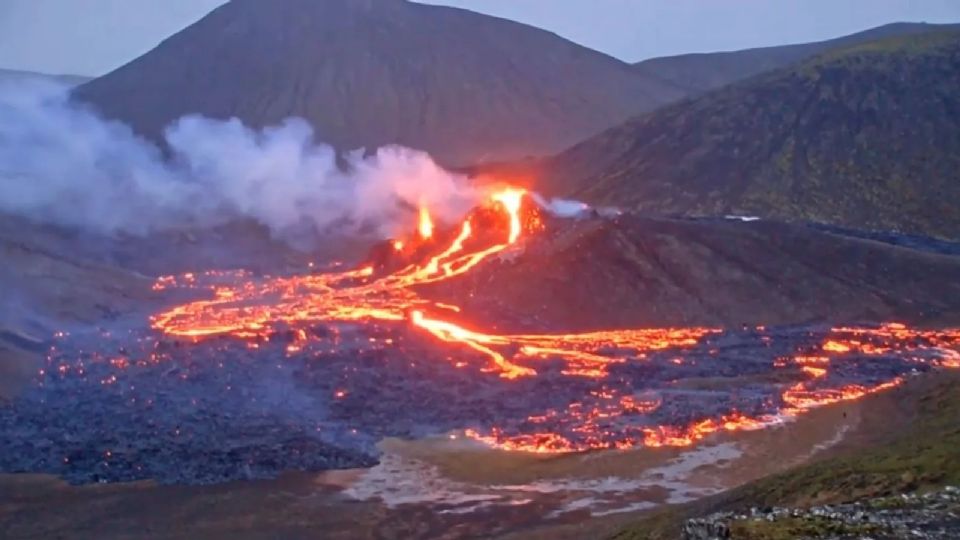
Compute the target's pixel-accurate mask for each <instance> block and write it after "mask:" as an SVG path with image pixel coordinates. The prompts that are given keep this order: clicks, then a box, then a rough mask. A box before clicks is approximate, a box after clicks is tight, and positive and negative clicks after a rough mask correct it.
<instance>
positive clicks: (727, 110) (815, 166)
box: [530, 31, 960, 238]
mask: <svg viewBox="0 0 960 540" xmlns="http://www.w3.org/2000/svg"><path fill="white" fill-rule="evenodd" d="M530 167H532V168H533V169H534V170H535V171H536V174H537V175H538V176H539V178H540V180H539V182H540V184H541V189H543V190H545V191H548V192H552V193H554V194H562V195H567V196H573V197H576V198H580V199H582V200H585V201H588V202H593V203H598V204H613V205H618V206H624V207H629V208H634V209H640V210H643V211H646V212H652V213H659V214H675V213H679V214H688V215H724V214H739V215H756V216H763V217H774V218H780V219H786V220H804V221H815V222H824V223H832V224H838V225H844V226H851V227H859V228H868V229H885V230H901V231H907V232H915V233H922V234H928V235H934V236H941V237H953V238H957V237H960V207H958V205H957V204H956V201H958V200H960V172H958V171H960V32H958V31H947V32H933V33H929V34H922V35H916V36H907V37H897V38H891V39H887V40H880V41H875V42H870V43H866V44H862V45H857V46H854V47H850V48H844V49H841V50H838V51H832V52H828V53H825V54H823V55H821V56H818V57H816V58H814V59H812V60H809V61H807V62H805V63H803V64H801V65H799V66H796V67H794V68H788V69H786V70H781V71H777V72H774V73H770V74H765V75H761V76H759V77H757V78H754V79H750V80H748V81H744V82H742V83H738V84H735V85H732V86H728V87H725V88H722V89H720V90H717V91H714V92H712V93H709V94H707V95H704V96H702V97H700V98H698V99H695V100H692V101H685V102H683V103H678V104H675V105H671V106H668V107H666V108H663V109H660V110H658V111H655V112H653V113H650V114H647V115H644V116H641V117H638V118H636V119H633V120H631V121H628V122H626V123H624V124H622V125H620V126H618V127H615V128H612V129H610V130H608V131H606V132H604V133H602V134H601V135H598V136H596V137H593V138H591V139H589V140H586V141H584V142H583V143H581V144H579V145H576V146H574V147H573V148H571V149H569V150H567V151H565V152H563V153H561V154H559V155H558V156H556V157H554V158H551V159H547V160H545V161H543V162H542V163H536V164H535V165H530Z"/></svg>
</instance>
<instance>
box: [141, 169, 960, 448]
mask: <svg viewBox="0 0 960 540" xmlns="http://www.w3.org/2000/svg"><path fill="white" fill-rule="evenodd" d="M544 214H545V212H544V210H542V209H541V208H540V207H539V206H538V205H537V204H535V203H534V201H533V199H532V198H531V197H529V196H528V194H527V193H526V192H525V191H524V190H523V189H517V188H506V189H503V190H501V191H496V192H493V193H492V194H491V195H490V196H489V198H488V201H487V203H486V204H485V205H483V206H481V207H480V208H478V209H476V210H475V211H473V212H472V213H470V214H469V215H468V216H467V217H466V218H465V219H464V220H463V222H462V223H461V224H460V225H459V226H458V227H455V228H450V229H449V230H447V231H444V230H442V229H441V228H438V227H436V226H435V224H434V222H433V220H432V218H431V215H430V213H429V211H428V210H427V209H426V208H421V209H420V210H419V212H418V223H417V234H415V235H412V236H411V237H410V238H402V239H395V240H392V241H389V242H387V243H386V247H385V248H384V249H382V250H374V253H375V255H374V256H372V257H371V258H372V259H373V262H371V263H368V264H366V265H362V266H360V267H359V268H356V269H352V270H348V271H339V272H338V271H330V272H323V273H311V274H308V275H294V276H284V277H264V278H255V277H253V276H250V275H247V274H244V273H218V272H211V273H207V274H204V275H201V276H199V277H198V276H194V275H193V274H190V275H187V276H181V277H180V278H177V277H173V276H169V277H164V278H161V279H160V280H159V281H158V282H157V284H156V285H155V288H156V289H158V290H163V289H167V288H175V287H181V286H188V287H209V288H210V289H211V290H212V292H213V299H210V300H199V301H193V302H190V303H186V304H183V305H178V306H176V307H173V308H170V309H168V310H166V311H164V312H162V313H159V314H157V315H156V316H154V317H153V318H152V323H153V327H154V328H155V329H157V330H159V331H161V332H162V333H164V334H166V335H167V336H170V337H172V338H189V339H190V340H191V341H194V342H200V341H203V340H206V339H209V338H212V337H214V336H229V337H231V338H236V339H239V340H241V341H242V342H244V343H247V346H248V347H252V348H259V347H261V346H262V345H263V344H265V343H269V342H270V341H273V340H276V339H282V340H285V342H286V344H285V350H286V354H287V355H291V356H292V355H303V354H307V355H310V354H315V355H317V356H321V355H322V353H321V352H319V351H322V350H324V348H328V347H329V344H328V343H327V342H329V341H330V338H329V335H327V334H326V333H323V332H319V333H318V332H317V331H316V328H317V327H318V326H324V325H328V324H330V323H359V324H365V325H371V326H375V327H377V328H380V325H382V324H391V325H394V326H395V327H396V328H395V329H394V330H393V331H394V332H399V331H401V330H402V328H403V327H404V326H409V327H413V328H415V329H416V330H418V331H420V332H422V333H425V334H426V335H428V336H432V338H434V339H435V340H436V342H437V343H438V344H443V345H444V346H446V347H447V348H448V352H447V353H446V354H447V355H446V357H445V358H443V359H442V360H441V361H443V362H448V363H452V364H453V365H454V366H455V367H456V368H464V367H466V366H468V364H469V363H470V362H474V361H480V362H482V364H481V365H480V367H479V372H480V373H481V374H482V375H481V376H484V377H497V378H499V379H503V380H505V381H512V382H516V381H520V380H522V379H528V378H537V377H541V376H542V375H543V373H542V372H543V371H548V372H549V373H550V375H549V376H550V377H551V378H555V377H560V378H561V379H563V380H564V381H565V382H563V383H562V384H563V385H565V386H568V387H570V388H574V389H576V390H575V391H574V394H575V393H576V392H577V391H579V392H582V394H583V395H579V396H578V395H568V396H561V399H560V400H559V401H561V402H563V403H562V404H561V406H558V407H548V408H545V410H542V411H540V412H538V413H537V414H530V415H527V416H525V417H523V418H519V419H517V418H514V419H511V421H510V422H509V426H501V425H497V424H496V422H493V423H490V424H489V425H483V426H462V428H463V429H464V430H465V433H466V434H467V435H468V436H470V437H472V438H474V439H476V440H479V441H482V442H484V443H486V444H488V445H490V446H494V447H498V448H503V449H508V450H523V451H533V452H569V451H578V450H586V449H592V448H630V447H635V446H647V447H657V446H686V445H690V444H693V443H695V442H697V441H699V440H700V439H702V438H704V437H706V436H707V435H709V434H711V433H714V432H718V431H736V430H743V429H757V428H761V427H764V426H767V425H771V424H775V423H778V422H782V421H783V420H784V419H786V418H789V417H790V416H794V415H797V414H800V413H802V412H803V411H805V410H808V409H810V408H813V407H816V406H819V405H823V404H827V403H833V402H837V401H842V400H851V399H857V398H860V397H862V396H864V395H867V394H870V393H873V392H877V391H880V390H884V389H887V388H891V387H893V386H896V385H898V384H899V383H900V382H902V380H903V377H904V376H906V375H907V374H908V373H909V372H912V371H916V370H918V369H930V368H933V367H945V368H957V367H960V353H958V352H957V351H958V348H960V330H957V329H946V330H939V331H931V330H919V329H911V328H907V327H906V326H904V325H901V324H894V323H888V324H883V325H880V326H872V327H862V328H848V327H842V328H832V329H805V330H802V331H798V330H796V329H793V330H777V331H767V330H766V329H764V328H762V327H761V328H756V329H750V330H745V331H744V332H742V333H740V338H741V339H743V338H744V335H746V336H749V339H750V340H753V341H755V342H756V344H757V346H760V347H764V348H766V349H768V352H766V353H765V354H764V355H763V356H762V357H763V358H769V356H771V352H773V356H774V357H773V358H769V359H768V362H767V365H768V366H770V367H773V368H775V369H776V370H780V371H784V372H787V373H788V374H789V375H787V377H794V378H796V379H797V380H796V381H795V382H791V383H789V384H782V383H780V382H776V383H774V382H768V384H767V386H768V387H770V388H780V390H779V391H778V392H777V393H776V394H772V395H765V394H764V393H763V392H761V391H759V389H760V388H761V386H762V385H759V384H758V383H752V386H745V387H743V388H735V389H733V390H732V391H731V392H730V395H729V396H727V398H728V399H725V400H724V401H726V403H725V404H724V406H722V407H720V408H719V409H717V407H716V406H714V407H708V408H707V409H705V410H700V408H702V406H700V407H698V406H697V405H696V404H695V403H694V402H691V401H688V399H689V396H686V397H684V395H683V393H682V392H678V391H664V390H663V389H657V390H656V391H651V388H646V387H645V385H644V383H649V382H650V381H643V380H639V379H636V375H637V373H638V371H639V373H643V372H644V371H647V372H648V373H654V371H655V370H656V371H659V372H660V373H656V375H657V376H658V377H663V376H664V369H663V367H662V366H660V363H659V362H656V361H655V360H654V357H653V355H654V353H658V352H661V351H671V354H672V355H673V356H672V357H670V358H669V359H668V360H667V362H668V363H669V365H670V366H671V367H672V368H673V370H674V371H672V372H670V374H669V376H666V377H665V378H666V379H667V380H673V381H676V380H678V379H682V378H683V377H685V376H690V375H689V373H687V374H683V369H684V367H685V366H686V368H687V370H688V371H691V370H693V371H696V372H698V373H700V374H702V373H703V371H704V370H705V369H711V368H709V367H708V366H709V365H710V364H716V363H722V362H723V357H724V354H725V350H724V347H725V346H726V345H728V344H729V341H730V339H731V336H732V335H734V334H733V333H731V332H724V331H721V330H720V329H713V328H700V327H690V328H662V329H623V330H603V331H591V332H584V333H556V334H554V333H544V334H530V333H515V334H511V333H487V332H484V331H482V330H478V329H475V328H474V327H473V326H472V325H471V324H470V314H469V313H464V312H463V310H462V309H461V307H459V306H458V305H456V304H455V303H450V302H440V301H436V300H432V299H429V298H428V297H427V296H426V295H424V294H422V290H423V288H424V287H425V286H427V285H430V284H434V283H438V282H441V281H448V280H455V279H456V278H457V277H458V276H462V275H464V274H466V273H468V272H471V271H472V270H474V269H475V268H477V267H478V266H480V265H483V264H500V263H508V262H509V260H510V258H511V257H515V256H520V255H521V254H522V252H523V249H524V242H525V240H526V237H527V236H530V235H536V234H538V232H539V231H541V230H543V229H544V228H545V227H547V226H548V225H547V224H546V220H545V219H544V218H545V215H544ZM401 341H402V339H400V338H393V337H390V338H386V339H384V340H382V342H381V341H378V340H377V339H376V338H370V341H369V342H370V344H371V345H372V346H373V347H374V348H376V349H378V350H384V349H387V350H390V349H396V350H398V351H399V350H400V349H401V347H402V346H403V345H402V344H401ZM774 341H776V344H777V346H776V347H774V346H772V345H771V342H774ZM783 349H786V351H784V352H783V353H782V354H778V353H776V352H775V351H777V350H783ZM791 349H792V350H791ZM328 350H329V349H328ZM471 351H472V352H471ZM684 351H687V352H684ZM693 351H700V352H701V353H704V352H705V356H704V357H701V356H700V355H699V354H696V353H694V352H693ZM473 353H477V354H473ZM658 358H659V357H658ZM885 361H886V362H888V363H887V364H886V365H884V366H882V367H880V368H878V367H877V366H870V365H869V364H872V363H874V362H885ZM752 364H753V368H750V367H748V366H740V367H739V369H741V370H743V371H745V372H749V371H750V370H751V369H755V368H757V367H758V366H759V365H761V364H763V362H762V361H759V362H758V360H757V359H754V360H753V362H752ZM701 366H702V367H701ZM864 368H867V369H864ZM713 369H719V370H721V371H726V370H729V369H733V367H732V366H720V367H719V368H717V367H715V366H714V367H713ZM765 376H766V377H768V378H770V379H771V380H772V379H774V376H772V375H770V374H768V375H765ZM631 377H633V378H631ZM776 377H777V378H779V379H783V378H784V377H781V376H776ZM578 379H587V380H590V381H591V382H589V383H577V382H576V380H578ZM641 379H642V378H641ZM506 388H507V389H506V390H504V391H505V392H509V387H506ZM517 391H521V392H522V391H524V390H521V389H518V390H517ZM344 395H346V394H345V392H343V391H339V393H338V394H337V397H338V398H342V397H343V396H344ZM556 397H557V396H553V398H551V399H545V400H544V401H548V402H555V401H558V400H557V399H556ZM677 407H688V408H689V409H688V410H685V411H684V412H683V413H682V414H677V413H676V408H677ZM744 409H749V410H744ZM670 410H672V411H673V412H672V413H669V414H664V413H667V411H670ZM658 412H660V413H661V414H660V416H664V417H665V418H667V419H672V420H674V421H672V422H669V423H661V422H659V421H658V414H657V413H658ZM684 419H686V421H683V420H684ZM677 420H680V421H677Z"/></svg>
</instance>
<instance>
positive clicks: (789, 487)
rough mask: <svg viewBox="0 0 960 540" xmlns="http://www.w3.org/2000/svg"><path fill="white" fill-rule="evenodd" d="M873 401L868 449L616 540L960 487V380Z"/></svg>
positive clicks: (653, 521)
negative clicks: (765, 511)
mask: <svg viewBox="0 0 960 540" xmlns="http://www.w3.org/2000/svg"><path fill="white" fill-rule="evenodd" d="M871 401H872V403H871V404H870V405H871V407H869V408H867V410H868V413H869V415H868V416H867V417H866V418H865V420H864V422H865V423H866V424H867V425H866V426H865V429H863V431H865V432H871V433H874V434H879V435H876V436H877V437H878V439H877V440H875V441H873V444H871V445H870V446H868V447H867V448H866V449H864V448H849V449H847V450H846V451H842V452H840V453H839V455H836V456H834V457H831V458H829V459H825V460H822V461H816V462H814V463H811V464H807V465H802V466H799V467H797V468H795V469H791V470H789V471H787V472H785V473H782V474H778V475H774V476H771V477H767V478H763V479H761V480H758V481H756V482H751V483H749V484H746V485H744V486H742V487H740V488H737V489H734V490H732V491H730V492H726V493H722V494H720V495H717V496H714V497H711V498H708V499H704V500H701V501H697V502H694V503H691V504H688V505H684V506H678V507H674V508H669V509H666V510H664V511H661V512H658V513H656V514H654V515H652V516H650V517H648V518H646V519H644V520H641V521H639V522H637V523H635V524H633V525H631V526H629V527H627V528H625V529H624V530H622V531H621V532H620V533H618V534H616V535H615V536H614V538H615V539H616V540H666V539H675V538H679V536H680V527H681V525H682V523H683V521H684V520H686V519H688V518H691V517H696V516H700V515H704V514H708V513H712V512H717V511H725V510H734V511H741V510H746V509H749V508H750V507H754V506H755V507H765V506H806V505H811V504H833V503H842V502H851V501H856V500H860V499H864V498H873V497H884V496H890V495H893V494H898V493H904V492H913V491H924V490H927V489H932V488H937V487H942V486H947V485H958V484H960V460H958V459H957V458H958V457H960V450H958V449H960V377H958V376H957V375H956V374H945V375H943V376H939V377H929V378H924V379H921V380H916V381H912V382H911V384H908V385H906V386H905V387H903V388H900V389H898V390H896V391H894V392H892V393H890V394H886V395H880V396H876V397H874V398H872V399H871Z"/></svg>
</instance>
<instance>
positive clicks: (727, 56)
mask: <svg viewBox="0 0 960 540" xmlns="http://www.w3.org/2000/svg"><path fill="white" fill-rule="evenodd" d="M950 28H960V25H941V24H926V23H893V24H887V25H883V26H879V27H877V28H871V29H869V30H865V31H863V32H857V33H855V34H850V35H848V36H841V37H838V38H834V39H828V40H825V41H817V42H812V43H798V44H795V45H781V46H776V47H759V48H755V49H744V50H740V51H729V52H716V53H695V54H683V55H678V56H665V57H660V58H651V59H649V60H644V61H642V62H637V63H636V64H634V69H636V70H637V71H638V72H639V73H641V74H643V75H646V76H650V77H659V78H660V79H661V80H663V81H665V82H668V83H670V84H673V85H675V86H677V87H678V88H681V89H683V91H684V92H686V93H687V94H688V95H691V96H693V95H697V94H702V93H704V92H708V91H710V90H715V89H717V88H720V87H721V86H726V85H728V84H731V83H734V82H737V81H741V80H743V79H747V78H750V77H753V76H754V75H759V74H761V73H765V72H767V71H773V70H776V69H780V68H785V67H788V66H791V65H793V64H796V63H799V62H802V61H803V60H806V59H808V58H811V57H813V56H815V55H817V54H820V53H823V52H826V51H829V50H831V49H836V48H839V47H846V46H851V45H858V44H860V43H865V42H867V41H874V40H877V39H884V38H888V37H894V36H908V35H913V34H920V33H923V32H930V31H933V30H944V29H950Z"/></svg>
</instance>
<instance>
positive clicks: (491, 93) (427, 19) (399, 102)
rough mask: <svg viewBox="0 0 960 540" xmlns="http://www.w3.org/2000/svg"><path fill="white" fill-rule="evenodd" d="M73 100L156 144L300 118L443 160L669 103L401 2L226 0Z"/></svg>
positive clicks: (554, 138) (557, 42)
mask: <svg viewBox="0 0 960 540" xmlns="http://www.w3.org/2000/svg"><path fill="white" fill-rule="evenodd" d="M75 97H76V98H77V99H79V100H81V101H86V102H89V103H91V104H93V105H94V106H95V107H97V108H98V109H99V110H100V111H101V112H102V113H104V114H105V115H106V116H108V117H110V118H115V119H120V120H124V121H126V122H128V123H130V124H131V125H132V126H133V127H134V129H135V130H136V131H137V132H138V133H140V134H142V135H146V136H148V137H150V138H153V139H159V138H160V135H161V132H162V130H163V128H164V127H165V126H166V125H167V124H168V123H169V122H170V121H172V120H174V119H176V118H178V117H180V116H182V115H184V114H191V113H200V114H204V115H207V116H211V117H214V118H229V117H234V116H235V117H238V118H240V119H241V120H243V121H244V122H246V123H248V124H249V125H251V126H253V127H263V126H266V125H272V124H275V123H278V122H280V121H282V120H284V119H285V118H287V117H289V116H301V117H304V118H306V119H307V120H308V121H309V122H310V123H311V124H312V125H313V126H314V127H315V128H316V130H317V133H318V138H319V139H320V140H322V141H324V142H329V143H331V144H333V145H334V146H335V147H337V148H339V149H342V150H350V149H354V148H359V147H366V148H372V147H376V146H380V145H385V144H401V145H405V146H410V147H413V148H419V149H424V150H427V151H429V152H431V153H432V154H433V155H434V156H435V157H436V158H437V159H438V160H439V161H441V162H443V163H446V164H462V163H472V162H481V161H487V160H495V159H503V158H518V157H523V156H526V155H542V154H545V153H552V152H554V151H559V150H560V149H562V148H563V147H566V146H568V145H570V144H573V143H575V142H577V141H578V140H581V139H582V138H583V137H585V136H587V135H590V134H592V133H596V132H599V131H601V130H602V129H604V128H606V127H609V126H611V125H614V124H616V123H617V122H619V121H620V120H622V119H623V118H625V117H628V116H632V115H633V114H636V113H639V112H643V111H645V110H651V109H653V108H655V107H656V106H659V105H661V104H663V103H666V102H667V101H670V100H673V99H676V98H678V97H680V92H679V91H678V90H676V89H675V88H674V87H673V86H672V85H668V84H664V83H661V82H659V81H656V80H652V79H648V78H645V77H643V76H642V75H637V74H636V73H634V72H633V70H632V69H631V67H630V65H629V64H626V63H624V62H621V61H620V60H617V59H615V58H613V57H610V56H607V55H605V54H602V53H600V52H597V51H594V50H592V49H589V48H586V47H582V46H580V45H577V44H575V43H573V42H571V41H568V40H565V39H563V38H560V37H559V36H557V35H556V34H553V33H550V32H547V31H545V30H541V29H538V28H534V27H530V26H527V25H523V24H521V23H518V22H514V21H508V20H506V19H499V18H496V17H489V16H486V15H480V14H477V13H473V12H470V11H467V10H463V9H458V8H450V7H446V6H433V5H425V4H416V3H412V2H406V1H402V0H337V1H335V2H324V3H322V4H320V3H316V2H312V1H308V0H285V1H283V2H277V3H270V4H266V3H263V2H256V1H250V0H233V1H232V2H229V3H227V4H225V5H223V6H221V7H219V8H217V9H216V10H214V11H213V12H211V13H210V14H209V15H207V16H206V17H204V18H203V19H201V20H200V21H198V22H196V23H195V24H193V25H191V26H189V27H187V28H186V29H184V30H183V31H181V32H179V33H177V34H175V35H173V36H171V37H170V38H168V39H167V40H165V41H164V42H163V43H161V44H160V45H159V46H158V47H157V48H155V49H154V50H152V51H150V52H148V53H147V54H145V55H143V56H142V57H140V58H138V59H136V60H134V61H133V62H131V63H129V64H127V65H125V66H123V67H120V68H119V69H117V70H115V71H113V72H111V73H110V74H107V75H105V76H104V77H101V78H99V79H96V80H94V81H92V82H90V83H88V84H86V85H84V86H81V87H80V88H78V89H77V91H76V92H75Z"/></svg>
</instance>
